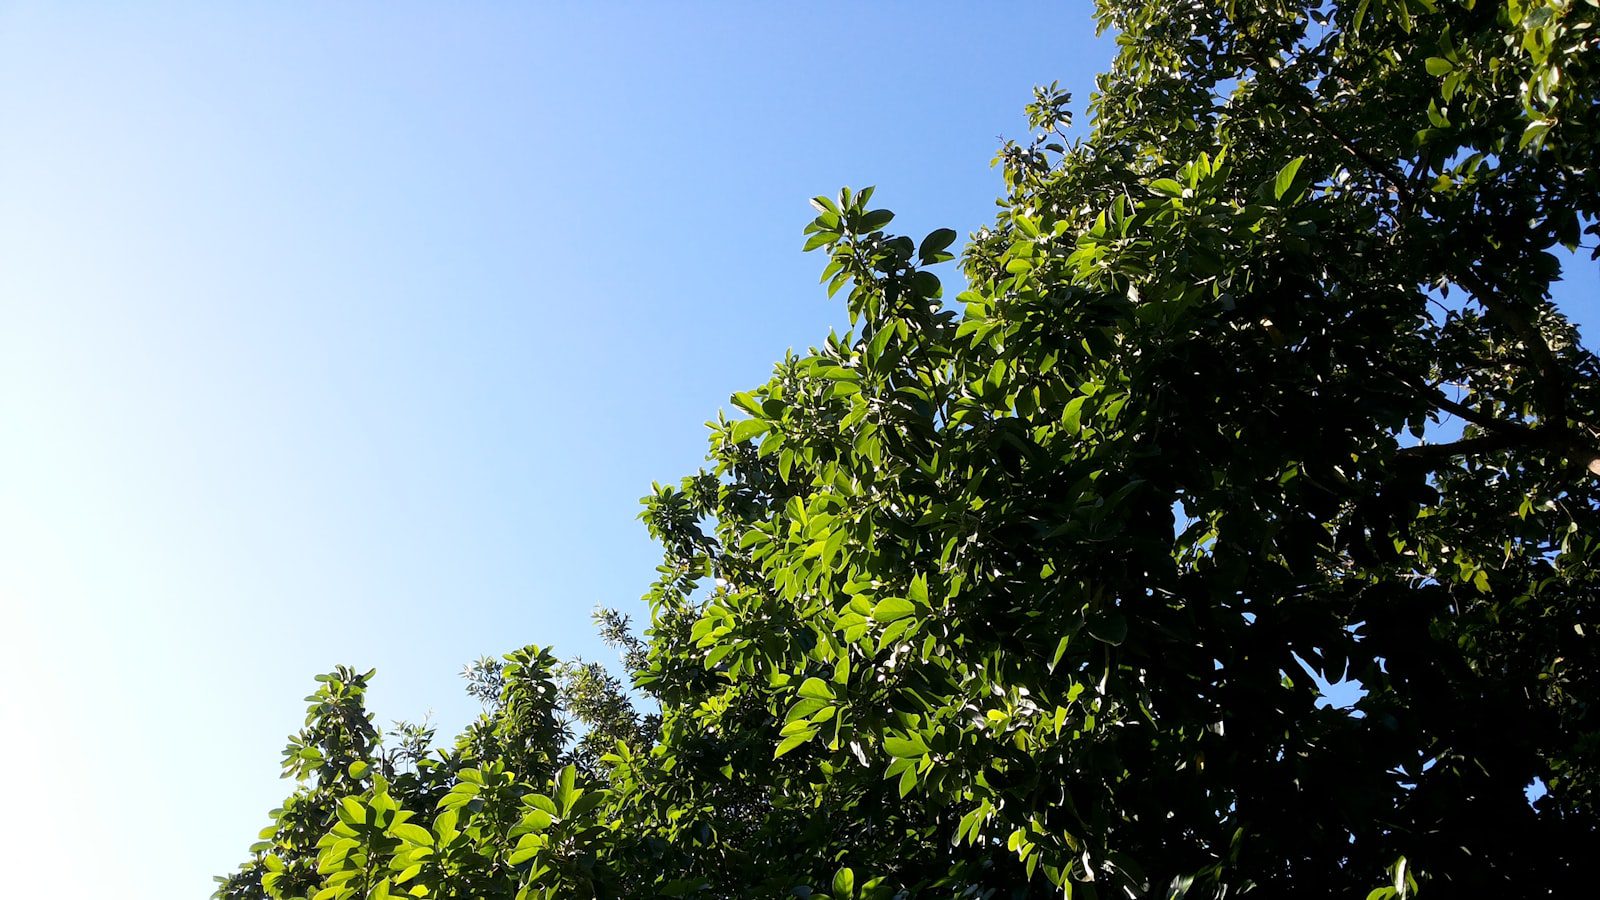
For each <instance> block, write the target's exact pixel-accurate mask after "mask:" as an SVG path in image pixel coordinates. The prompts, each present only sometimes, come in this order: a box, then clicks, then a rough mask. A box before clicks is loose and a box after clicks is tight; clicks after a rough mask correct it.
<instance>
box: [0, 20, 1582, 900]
mask: <svg viewBox="0 0 1600 900" xmlns="http://www.w3.org/2000/svg"><path fill="white" fill-rule="evenodd" d="M1092 33H1093V28H1092V23H1091V22H1090V20H1089V17H1088V5H1087V3H1084V2H1065V3H1049V4H1045V3H990V4H981V5H980V4H956V3H948V4H929V3H915V4H913V3H878V4H853V3H850V4H847V3H812V4H785V5H782V6H779V5H773V4H735V3H726V4H713V3H667V2H661V3H656V4H644V3H636V4H629V5H627V6H623V5H603V4H593V3H589V4H576V3H574V4H555V3H552V4H541V5H538V6H537V7H536V6H535V5H534V4H509V3H507V4H478V5H470V6H465V5H455V4H452V5H451V6H450V8H449V9H446V8H445V6H444V5H443V4H438V5H428V4H416V3H399V4H381V5H380V4H370V3H347V4H339V5H321V6H313V5H310V4H271V5H269V4H256V5H245V4H212V5H204V6H203V5H200V4H192V5H164V4H159V3H156V4H141V5H140V7H139V9H138V10H137V11H134V10H133V9H132V8H131V6H130V5H122V4H109V3H105V4H94V3H80V4H72V5H68V4H42V3H41V4H9V5H7V6H5V7H3V8H0V121H3V122H4V130H3V132H0V198H3V199H0V610H3V619H0V679H3V683H4V685H5V687H4V691H3V694H0V697H3V704H4V706H3V708H0V735H3V736H4V739H5V744H6V746H7V747H8V749H10V751H11V752H12V754H13V757H12V759H11V771H12V772H13V776H12V779H11V780H12V781H13V787H12V790H11V791H10V796H9V797H8V800H9V801H10V802H9V803H8V808H9V810H10V811H9V813H8V815H7V816H5V817H3V819H4V821H3V822H0V832H5V834H6V836H5V839H4V840H3V841H0V862H3V863H4V864H5V867H6V869H7V872H8V874H7V876H6V881H7V885H8V890H9V891H12V892H14V893H15V894H16V895H17V896H34V895H38V896H46V895H49V896H84V897H87V896H98V895H101V894H103V893H105V891H106V890H107V886H108V885H116V893H117V894H118V896H120V897H129V898H145V897H149V898H157V897H161V898H166V897H172V896H191V897H201V896H205V895H206V894H208V893H209V892H210V890H211V885H210V876H211V875H213V874H217V873H221V872H223V871H225V870H227V869H228V868H230V867H231V866H232V865H233V864H235V863H236V862H238V861H239V860H240V859H241V858H242V857H243V855H244V848H245V847H246V846H247V845H248V844H249V843H250V842H251V840H253V836H254V834H255V832H256V830H257V829H258V828H259V827H260V826H261V825H263V824H265V812H266V810H267V809H269V808H271V807H272V806H274V805H276V802H277V801H278V800H279V799H281V797H282V796H283V795H284V793H285V792H286V790H287V788H288V785H287V784H285V783H282V782H279V781H278V780H277V778H276V774H277V762H278V750H279V749H280V748H281V746H282V744H283V738H284V736H285V735H286V734H287V733H289V732H290V731H291V730H293V729H294V728H295V727H297V725H298V723H299V721H300V718H301V714H302V709H303V704H302V703H301V697H302V696H304V694H306V693H307V692H308V691H309V690H310V688H311V686H312V682H311V677H312V675H314V674H315V673H317V672H321V671H324V670H326V669H328V668H330V667H331V666H333V665H334V664H336V663H350V664H353V665H357V666H362V667H368V666H372V667H377V668H378V670H379V677H378V680H377V682H376V685H375V688H374V691H373V695H372V699H373V707H374V709H375V710H376V712H377V713H378V716H379V719H380V721H382V722H385V723H386V722H387V721H388V720H390V719H393V718H401V717H406V718H412V717H418V716H420V715H422V714H423V713H425V712H427V711H429V710H432V711H433V713H434V719H435V721H436V722H437V723H438V724H439V725H440V726H441V733H443V734H450V733H453V731H454V730H455V729H456V728H457V727H459V726H460V725H461V724H462V723H463V722H464V721H465V720H466V719H467V717H468V716H470V715H471V714H472V713H473V712H474V706H473V704H472V703H471V702H470V701H469V700H468V699H467V698H466V696H465V695H464V694H463V693H462V691H461V684H460V681H459V679H458V678H457V673H458V672H459V670H460V668H461V666H462V664H463V663H464V662H466V661H467V660H469V659H471V658H474V657H476V656H478V655H480V654H483V653H499V652H503V651H505V650H508V649H511V648H513V647H516V646H519V645H521V644H523V643H527V642H539V643H545V644H554V645H555V646H556V648H557V649H558V651H559V652H561V653H563V654H583V655H588V656H596V657H597V656H605V655H606V653H607V651H605V650H604V649H603V648H601V647H599V646H598V645H597V643H596V641H595V640H594V638H593V637H592V629H591V628H590V625H589V621H588V617H589V613H590V610H591V609H592V608H593V607H594V605H595V604H597V603H605V604H609V605H615V606H619V607H621V608H623V609H624V610H627V611H632V612H635V613H637V612H638V611H639V609H638V604H637V601H636V598H637V597H638V596H639V595H640V593H641V592H642V591H643V590H644V589H645V587H646V586H647V585H648V583H649V581H650V580H651V578H652V570H653V567H654V565H655V562H656V556H655V552H654V550H653V548H652V547H651V545H650V544H649V542H648V540H647V539H646V536H645V534H644V531H643V528H642V527H641V526H640V525H639V524H638V523H637V522H636V521H635V515H636V513H637V511H638V503H637V501H638V498H639V497H640V496H641V495H643V494H644V493H646V491H647V490H648V489H649V486H650V483H651V481H652V480H667V479H675V478H676V477H678V476H679V475H681V474H685V473H687V472H689V471H692V470H693V469H694V468H695V467H696V466H697V465H698V464H699V461H700V459H701V457H702V454H703V448H704V445H705V430H704V428H703V425H702V423H703V422H704V421H705V420H707V419H708V418H712V417H714V415H715V414H716V411H717V410H718V409H719V408H722V407H725V406H727V398H728V395H729V394H730V393H731V392H733V391H735V390H741V389H745V388H748V387H751V386H753V385H755V384H757V383H759V382H760V381H761V380H763V379H764V377H765V375H766V374H767V372H768V371H769V368H770V365H771V363H772V362H773V361H774V360H775V359H777V358H779V357H780V356H781V355H782V354H783V351H784V349H785V348H787V347H796V348H804V347H806V346H808V345H811V344H813V343H816V342H818V341H819V340H820V339H821V338H822V337H823V336H824V335H825V334H826V332H827V329H828V328H829V326H830V325H840V324H842V321H841V320H842V313H841V308H840V306H839V304H836V303H832V302H829V301H827V300H825V299H824V296H823V293H822V291H821V290H820V288H818V287H816V284H815V283H816V275H817V273H818V271H819V269H820V266H821V264H822V261H821V259H820V258H818V257H816V256H803V255H802V254H801V253H800V252H799V247H800V244H801V242H802V238H801V234H800V229H801V227H802V226H803V225H804V224H805V222H806V221H808V220H809V218H810V215H811V213H810V211H809V210H808V208H807V206H806V202H805V201H806V198H807V197H809V196H811V195H813V194H817V193H831V192H832V191H834V190H835V189H837V187H838V186H840V185H843V184H849V185H853V186H858V187H859V186H862V185H865V184H876V185H878V188H879V193H878V198H879V199H880V200H881V201H882V202H883V203H884V204H885V205H887V206H889V207H891V208H893V209H895V210H896V211H897V212H898V213H899V214H900V218H899V220H898V222H897V227H901V228H903V229H904V230H905V231H907V232H910V233H913V234H918V235H920V234H921V233H924V232H926V231H929V230H931V229H933V228H936V227H941V226H949V227H953V228H956V229H957V230H959V231H961V232H963V233H965V232H967V231H969V230H971V229H974V228H976V227H978V226H979V225H982V224H984V223H985V222H986V221H988V220H989V218H990V217H991V215H992V212H993V206H992V201H993V198H994V197H995V196H996V194H997V193H998V192H999V181H998V178H997V176H996V174H995V173H994V172H993V171H992V170H991V169H990V168H989V167H988V162H989V159H990V158H991V157H992V156H993V154H994V151H995V149H996V147H997V144H998V140H999V136H1001V135H1009V136H1020V135H1021V134H1022V133H1023V131H1024V121H1023V117H1022V114H1021V109H1022V106H1023V105H1024V104H1025V103H1026V102H1027V101H1028V99H1029V98H1030V88H1031V87H1032V86H1033V85H1034V84H1037V83H1042V82H1049V81H1052V80H1059V81H1060V82H1061V83H1062V84H1063V85H1064V86H1066V87H1068V88H1070V89H1072V90H1073V91H1074V92H1075V93H1077V94H1078V96H1079V97H1080V98H1085V97H1087V95H1088V92H1089V90H1090V88H1091V86H1092V76H1093V73H1094V72H1096V71H1098V70H1100V69H1101V68H1103V67H1104V65H1105V62H1106V61H1107V60H1108V59H1109V56H1110V53H1111V47H1110V44H1109V41H1095V40H1094V39H1093V37H1092ZM1591 273H1592V268H1591ZM1590 277H1591V280H1590V281H1588V282H1586V285H1587V287H1586V288H1584V289H1583V290H1581V291H1579V290H1577V289H1574V291H1575V292H1574V293H1573V294H1572V296H1574V297H1577V298H1578V299H1579V300H1580V301H1581V303H1580V308H1579V311H1580V312H1581V313H1582V315H1583V316H1584V317H1585V318H1586V319H1588V320H1593V319H1594V318H1595V310H1594V301H1593V295H1592V288H1593V282H1592V274H1591V276H1590ZM1591 343H1592V341H1591ZM606 658H609V656H606ZM19 879H20V880H19Z"/></svg>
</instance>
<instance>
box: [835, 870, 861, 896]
mask: <svg viewBox="0 0 1600 900" xmlns="http://www.w3.org/2000/svg"><path fill="white" fill-rule="evenodd" d="M855 893H856V873H855V872H853V871H851V870H850V869H848V868H843V869H840V870H839V871H837V872H835V873H834V874H833V897H834V900H849V898H851V897H853V896H855Z"/></svg>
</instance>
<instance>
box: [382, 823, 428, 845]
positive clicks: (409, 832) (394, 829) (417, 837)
mask: <svg viewBox="0 0 1600 900" xmlns="http://www.w3.org/2000/svg"><path fill="white" fill-rule="evenodd" d="M389 833H390V834H392V835H394V836H395V837H397V838H400V839H401V840H403V841H408V842H410V843H413V844H422V845H424V846H427V847H432V846H433V832H431V831H429V830H428V829H426V828H423V827H422V826H421V825H413V824H411V823H410V822H402V823H400V824H399V825H392V826H390V827H389Z"/></svg>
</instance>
